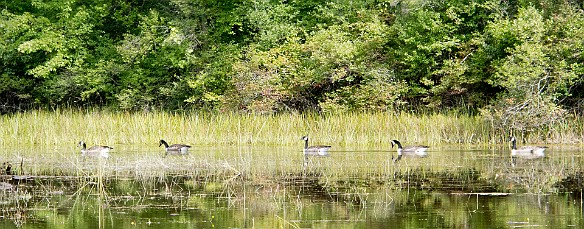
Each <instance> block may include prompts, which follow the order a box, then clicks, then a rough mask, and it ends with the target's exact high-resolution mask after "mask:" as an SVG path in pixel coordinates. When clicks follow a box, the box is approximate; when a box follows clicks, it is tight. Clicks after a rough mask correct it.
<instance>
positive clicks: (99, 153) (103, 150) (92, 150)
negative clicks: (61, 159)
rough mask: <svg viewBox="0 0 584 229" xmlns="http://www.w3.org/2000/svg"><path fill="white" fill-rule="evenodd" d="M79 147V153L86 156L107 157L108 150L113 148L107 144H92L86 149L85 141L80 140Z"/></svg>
mask: <svg viewBox="0 0 584 229" xmlns="http://www.w3.org/2000/svg"><path fill="white" fill-rule="evenodd" d="M78 146H79V147H81V155H82V156H84V157H85V156H88V157H98V158H108V157H109V152H110V151H111V150H112V149H113V148H112V147H109V146H92V147H89V149H87V145H86V144H85V142H83V141H80V142H79V144H78Z"/></svg>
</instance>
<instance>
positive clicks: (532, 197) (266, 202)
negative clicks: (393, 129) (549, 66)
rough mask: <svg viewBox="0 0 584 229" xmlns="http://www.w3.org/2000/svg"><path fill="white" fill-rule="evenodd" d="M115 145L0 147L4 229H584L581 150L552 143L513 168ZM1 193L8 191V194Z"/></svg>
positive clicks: (486, 154) (473, 161)
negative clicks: (4, 165)
mask: <svg viewBox="0 0 584 229" xmlns="http://www.w3.org/2000/svg"><path fill="white" fill-rule="evenodd" d="M156 146H157V145H151V146H136V145H117V146H115V147H114V148H115V149H114V151H113V152H112V154H111V156H110V158H108V159H91V158H82V157H81V156H80V153H79V149H78V148H76V147H75V144H73V143H72V144H71V145H66V146H60V145H59V146H45V147H40V148H39V147H38V146H35V147H37V148H34V147H32V146H28V147H26V146H19V147H13V148H6V149H0V159H2V162H10V163H11V164H12V166H13V168H14V170H15V171H16V173H17V175H15V176H7V175H4V176H2V178H0V179H1V180H0V182H2V183H0V210H1V213H0V228H165V229H171V228H388V227H391V228H513V227H557V228H571V227H574V228H583V227H584V222H583V221H582V216H583V212H582V207H583V199H582V192H581V190H582V180H584V179H582V178H584V177H583V176H582V171H583V169H582V158H581V154H582V148H580V147H578V146H574V147H565V146H562V147H557V146H550V148H549V149H548V151H546V152H547V155H546V158H544V159H541V160H519V161H518V162H517V164H515V165H512V164H511V160H510V158H509V150H508V146H507V145H501V146H496V147H471V146H462V145H450V146H449V145H445V146H440V147H432V148H431V151H430V152H429V153H430V154H429V156H428V157H427V158H404V159H403V160H401V161H399V162H395V163H394V162H392V155H394V156H395V152H394V151H391V148H390V147H387V146H382V147H373V146H371V147H365V148H367V149H366V150H364V149H362V148H363V147H335V148H333V150H331V156H329V157H322V158H309V159H308V161H304V158H303V157H302V152H301V151H300V150H298V148H291V147H279V146H221V147H211V146H201V147H193V148H192V149H191V151H190V153H189V154H188V155H184V156H165V155H164V153H163V150H162V149H161V148H157V147H156ZM2 185H4V186H2Z"/></svg>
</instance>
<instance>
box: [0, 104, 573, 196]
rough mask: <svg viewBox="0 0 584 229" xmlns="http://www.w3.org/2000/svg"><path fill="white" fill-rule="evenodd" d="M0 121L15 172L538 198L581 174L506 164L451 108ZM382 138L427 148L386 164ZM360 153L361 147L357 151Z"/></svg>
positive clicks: (476, 121)
mask: <svg viewBox="0 0 584 229" xmlns="http://www.w3.org/2000/svg"><path fill="white" fill-rule="evenodd" d="M581 124H582V120H581V119H579V118H575V119H574V120H571V121H570V122H568V121H566V122H565V123H558V125H557V126H556V127H554V128H552V129H550V130H545V131H544V130H542V131H541V132H534V133H531V134H530V135H526V136H525V138H526V139H527V140H528V141H529V140H532V139H533V140H534V141H536V142H537V141H540V140H538V139H542V137H543V136H547V137H548V138H549V139H553V140H551V141H550V142H570V143H580V142H581V141H582V138H581V136H582V126H583V125H581ZM0 126H2V128H0V147H2V148H3V149H6V150H3V151H0V156H2V159H3V160H6V161H10V162H12V163H13V164H16V163H19V162H21V161H22V164H23V165H24V166H23V168H20V167H19V166H15V169H16V170H17V171H19V172H20V173H21V174H26V175H36V176H38V175H53V176H79V177H89V178H91V177H98V178H99V179H101V178H106V179H109V178H128V177H130V178H136V179H140V180H151V179H162V178H164V177H168V176H176V175H180V176H188V177H193V178H194V179H196V180H201V181H206V182H217V181H219V182H222V183H224V184H230V183H231V182H237V181H251V182H253V183H258V184H263V183H270V182H274V181H278V182H285V181H289V180H295V179H297V178H298V177H306V176H310V177H315V178H317V179H318V181H319V183H321V184H322V185H323V186H325V187H329V188H330V189H331V190H333V191H334V190H339V189H343V190H345V189H346V188H347V187H344V185H346V184H348V183H347V182H348V181H350V182H349V183H351V184H352V185H350V186H349V187H348V188H349V190H350V189H354V188H359V185H383V186H385V185H387V186H391V187H395V188H416V189H425V188H428V189H435V188H436V187H441V186H445V187H446V186H447V185H448V184H450V183H452V182H454V183H453V184H454V185H453V186H452V187H455V189H456V187H458V188H459V190H458V191H469V190H470V191H473V190H475V189H473V188H472V187H471V188H461V187H464V184H474V186H476V187H477V189H476V190H483V188H482V187H486V186H492V187H493V188H494V189H496V190H500V191H501V190H503V191H505V190H523V191H528V192H542V191H543V192H545V191H550V190H553V187H554V184H556V183H558V182H560V181H561V180H562V179H563V178H565V177H567V176H570V175H571V174H576V173H578V172H579V171H582V168H581V166H580V164H581V163H579V157H578V158H575V159H574V158H572V160H571V161H570V159H569V158H566V157H561V158H559V159H549V160H543V161H538V162H535V163H528V164H523V165H518V166H517V167H512V166H511V165H510V160H509V157H508V155H509V151H508V147H506V145H503V144H501V143H502V142H504V141H506V139H505V137H506V136H505V135H506V134H508V133H502V134H497V133H496V131H494V130H493V129H492V128H491V126H490V124H489V123H487V122H484V121H483V120H482V119H481V118H480V117H478V116H471V115H465V114H459V113H453V114H431V115H429V114H412V113H406V112H403V113H381V112H380V113H348V114H342V115H319V114H314V113H310V114H280V115H249V114H237V113H189V114H178V113H168V112H148V113H129V112H108V111H83V112H82V111H75V110H60V111H54V112H48V111H29V112H24V113H16V114H10V115H3V116H1V117H0ZM303 135H308V136H309V137H310V139H311V142H310V143H311V144H330V145H333V146H334V148H333V153H332V156H331V157H329V158H311V159H310V160H309V161H307V162H306V166H303V165H304V163H305V162H304V158H303V156H302V149H301V148H302V146H303V142H302V141H301V140H300V137H301V136H303ZM160 139H165V140H167V141H168V142H169V143H170V144H173V143H186V144H190V145H192V146H193V148H192V150H191V154H190V155H187V156H180V157H170V156H169V157H163V156H164V154H163V149H162V148H159V147H158V141H159V140H160ZM391 139H398V140H400V141H402V142H403V143H406V144H408V145H409V144H426V145H430V146H431V147H432V150H433V152H432V154H431V156H430V157H429V158H425V159H423V160H403V161H400V162H399V163H393V162H392V155H395V149H391V145H390V140H391ZM80 140H84V141H86V142H87V143H88V145H95V144H103V145H110V146H113V147H114V151H113V152H112V155H111V157H110V158H109V159H108V160H95V159H83V158H82V157H81V156H80V153H79V148H78V147H77V142H78V141H80ZM493 143H498V144H497V145H494V144H493ZM445 145H451V146H452V145H454V146H457V145H464V146H465V148H468V147H469V146H477V147H482V149H484V148H492V151H490V152H491V153H485V152H484V151H481V152H480V153H473V152H472V151H469V152H466V151H460V152H458V151H448V150H444V149H442V148H441V147H442V146H445ZM363 149H366V151H360V150H363ZM559 160H561V161H559ZM574 161H576V162H574ZM530 166H531V167H530ZM469 171H472V173H473V174H471V175H472V176H470V175H469ZM475 173H476V174H475ZM477 174H478V175H477ZM455 181H456V182H455ZM449 182H450V183H449ZM457 182H458V183H457ZM465 182H466V183H465ZM100 183H101V182H100ZM444 184H446V185H444ZM489 188H490V187H486V188H484V190H489ZM476 190H475V191H476Z"/></svg>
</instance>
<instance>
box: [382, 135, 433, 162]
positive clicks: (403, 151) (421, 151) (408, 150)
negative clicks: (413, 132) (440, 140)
mask: <svg viewBox="0 0 584 229" xmlns="http://www.w3.org/2000/svg"><path fill="white" fill-rule="evenodd" d="M394 145H397V158H396V159H394V160H393V161H399V160H401V158H402V156H414V157H426V156H428V152H426V150H428V148H430V147H428V146H423V145H419V146H406V147H405V148H403V147H402V144H401V143H400V142H399V141H398V140H391V148H393V146H394ZM392 157H393V156H392Z"/></svg>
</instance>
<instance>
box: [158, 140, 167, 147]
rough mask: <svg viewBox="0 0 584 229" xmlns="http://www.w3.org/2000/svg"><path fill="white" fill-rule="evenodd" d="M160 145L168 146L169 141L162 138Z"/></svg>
mask: <svg viewBox="0 0 584 229" xmlns="http://www.w3.org/2000/svg"><path fill="white" fill-rule="evenodd" d="M160 145H164V148H168V143H166V141H164V140H160Z"/></svg>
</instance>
